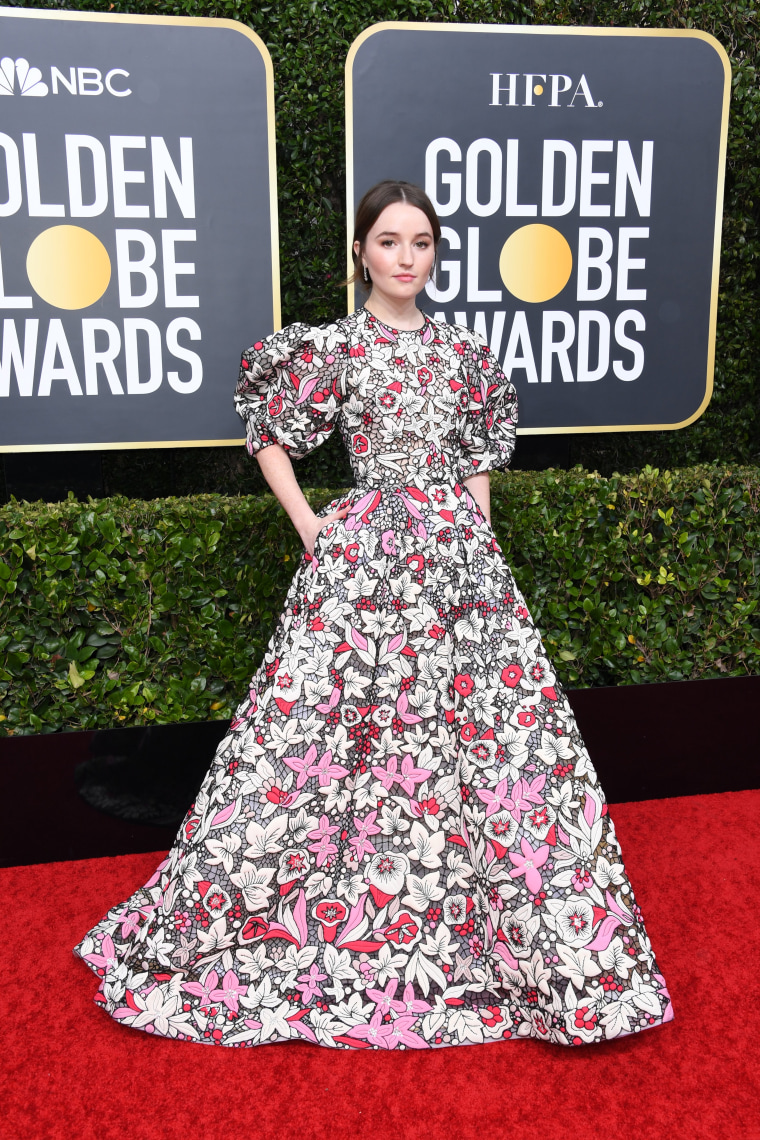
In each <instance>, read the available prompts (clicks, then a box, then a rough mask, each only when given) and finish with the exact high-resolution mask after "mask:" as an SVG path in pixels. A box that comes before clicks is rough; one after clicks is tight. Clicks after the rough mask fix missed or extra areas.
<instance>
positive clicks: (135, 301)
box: [114, 230, 158, 309]
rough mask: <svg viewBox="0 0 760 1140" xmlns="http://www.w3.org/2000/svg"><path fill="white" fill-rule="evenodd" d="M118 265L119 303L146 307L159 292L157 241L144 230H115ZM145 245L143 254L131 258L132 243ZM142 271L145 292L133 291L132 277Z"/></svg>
mask: <svg viewBox="0 0 760 1140" xmlns="http://www.w3.org/2000/svg"><path fill="white" fill-rule="evenodd" d="M114 232H115V235H116V265H117V269H118V278H119V304H120V306H121V307H122V309H147V307H148V306H149V305H152V304H153V302H154V301H155V299H156V297H157V296H158V276H157V274H156V271H155V269H153V268H152V267H153V265H154V264H155V261H156V243H155V242H154V240H153V238H152V237H151V236H150V234H149V233H146V232H145V231H144V230H115V231H114ZM133 243H134V244H136V245H140V246H142V257H141V258H139V259H138V260H136V261H132V259H131V256H130V250H129V247H130V245H132V244H133ZM134 275H139V276H140V277H142V279H143V281H144V282H145V288H144V290H143V292H142V293H133V292H132V277H133V276H134Z"/></svg>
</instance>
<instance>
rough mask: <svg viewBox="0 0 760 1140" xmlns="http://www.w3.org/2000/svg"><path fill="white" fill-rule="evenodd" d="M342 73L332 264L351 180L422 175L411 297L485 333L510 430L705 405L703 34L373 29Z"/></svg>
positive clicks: (659, 418)
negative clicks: (427, 238)
mask: <svg viewBox="0 0 760 1140" xmlns="http://www.w3.org/2000/svg"><path fill="white" fill-rule="evenodd" d="M346 79H347V84H346V87H347V112H346V120H347V146H348V153H347V160H348V171H347V178H348V214H349V266H350V265H351V262H350V252H351V251H350V242H351V232H350V230H351V220H352V219H353V214H354V208H355V205H356V203H357V202H358V200H359V198H360V196H361V195H362V194H363V193H364V191H365V190H367V189H368V188H369V187H370V186H372V185H373V184H374V183H375V182H377V181H379V180H380V179H382V178H404V179H408V180H409V181H412V182H416V183H418V184H420V185H422V186H424V187H425V189H426V190H427V192H428V194H429V195H430V197H431V198H432V200H433V203H434V204H435V206H436V209H437V211H438V214H439V216H440V218H441V223H442V226H443V240H442V242H441V252H440V259H439V260H440V264H439V268H438V273H437V278H436V282H435V284H433V283H431V284H430V286H429V287H428V289H427V294H426V295H425V294H423V298H422V300H423V306H422V307H423V308H424V309H426V311H427V312H429V313H430V314H431V315H433V316H435V315H439V316H442V317H443V318H444V319H445V320H447V321H453V322H456V323H459V324H464V325H466V326H468V327H469V328H474V329H476V330H477V331H478V332H480V333H481V334H482V335H484V336H485V339H486V340H487V341H488V343H489V344H490V345H491V347H492V349H493V350H494V352H496V354H497V355H498V357H499V359H500V360H501V361H503V363H504V368H505V370H506V371H507V373H508V374H509V375H510V376H511V378H512V380H513V381H514V383H515V384H516V386H517V389H518V392H519V396H520V405H521V406H520V424H521V428H520V430H521V431H522V432H527V433H535V434H538V433H550V432H584V431H585V432H591V431H594V432H596V431H618V430H624V429H628V430H646V429H654V428H675V427H683V426H685V425H686V424H688V423H691V422H692V421H693V420H695V419H696V418H697V417H698V416H699V415H700V414H701V413H702V412H703V411H704V409H705V407H706V406H707V403H708V401H709V399H710V395H711V392H712V379H713V363H714V344H715V318H716V308H717V287H718V255H719V242H720V220H721V211H722V197H723V175H724V166H725V148H726V130H727V121H728V98H729V85H730V67H729V63H728V58H727V56H726V53H725V51H724V50H723V48H722V47H721V46H720V44H719V43H718V42H717V41H716V40H715V39H713V38H712V37H711V36H709V35H707V34H705V33H704V32H698V31H639V30H632V29H627V28H614V29H613V28H553V27H552V28H549V27H522V26H520V27H505V26H492V25H463V24H460V25H457V24H414V23H410V24H394V23H385V24H377V25H375V26H373V27H371V28H368V29H367V30H366V31H365V32H364V33H362V35H361V36H359V37H358V39H357V40H356V41H355V42H354V44H353V45H352V47H351V50H350V52H349V56H348V60H347V64H346ZM362 300H363V297H362V295H361V293H360V292H359V291H358V290H357V291H356V296H354V294H353V291H352V293H351V295H350V298H349V305H350V307H351V308H353V307H354V306H355V305H356V304H361V302H362Z"/></svg>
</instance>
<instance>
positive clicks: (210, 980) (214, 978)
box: [182, 970, 219, 1009]
mask: <svg viewBox="0 0 760 1140" xmlns="http://www.w3.org/2000/svg"><path fill="white" fill-rule="evenodd" d="M218 985H219V975H218V974H217V972H216V970H212V971H211V973H210V974H209V975H208V976H207V978H206V981H205V982H183V983H182V989H183V990H184V991H185V993H188V994H192V995H193V997H199V998H200V999H201V1009H208V1007H209V1006H210V1005H212V1004H213V1001H214V999H213V998H212V996H211V995H212V993H214V992H215V991H216V989H217V986H218Z"/></svg>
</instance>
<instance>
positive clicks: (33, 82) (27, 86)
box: [0, 55, 48, 95]
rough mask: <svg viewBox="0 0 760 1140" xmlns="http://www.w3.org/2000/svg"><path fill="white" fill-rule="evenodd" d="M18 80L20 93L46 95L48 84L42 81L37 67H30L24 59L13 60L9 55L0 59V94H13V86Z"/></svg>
mask: <svg viewBox="0 0 760 1140" xmlns="http://www.w3.org/2000/svg"><path fill="white" fill-rule="evenodd" d="M17 80H18V91H19V94H20V95H47V93H48V85H47V83H43V82H42V72H41V71H40V69H39V67H30V66H29V61H28V60H26V59H17V60H16V61H15V63H14V61H13V60H12V59H11V58H10V56H7V55H6V56H5V57H4V58H3V59H0V95H13V94H15V91H14V88H15V86H16V81H17Z"/></svg>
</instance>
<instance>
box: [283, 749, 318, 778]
mask: <svg viewBox="0 0 760 1140" xmlns="http://www.w3.org/2000/svg"><path fill="white" fill-rule="evenodd" d="M316 758H317V746H316V744H312V745H311V746H310V747H309V749H308V751H307V753H306V755H305V756H284V757H283V760H284V762H285V763H286V764H287V766H288V768H292V769H293V771H294V772H298V779H297V780H296V788H297V789H298V788H302V787H303V786H304V784H305V783H306V781H307V779H308V778H309V768H310V767H311V766H312V764H313V763H314V761H315V760H316Z"/></svg>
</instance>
